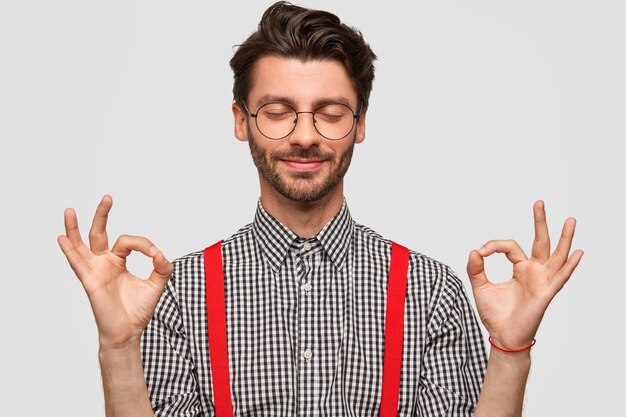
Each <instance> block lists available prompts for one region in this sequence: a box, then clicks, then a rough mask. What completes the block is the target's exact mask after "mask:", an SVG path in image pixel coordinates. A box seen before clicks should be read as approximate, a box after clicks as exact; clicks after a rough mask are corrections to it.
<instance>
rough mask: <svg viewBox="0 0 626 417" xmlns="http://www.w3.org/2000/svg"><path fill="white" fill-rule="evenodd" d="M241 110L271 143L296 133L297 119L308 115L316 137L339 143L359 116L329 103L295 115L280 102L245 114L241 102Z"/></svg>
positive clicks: (344, 106)
mask: <svg viewBox="0 0 626 417" xmlns="http://www.w3.org/2000/svg"><path fill="white" fill-rule="evenodd" d="M243 106H244V108H245V109H246V111H247V112H248V114H250V116H251V117H254V120H255V122H256V127H257V129H259V132H261V134H262V135H263V136H265V137H266V138H268V139H272V140H280V139H284V138H286V137H287V136H289V135H290V134H291V132H293V131H294V130H295V129H296V125H297V124H298V115H300V114H303V113H309V114H311V115H312V116H313V126H314V127H315V130H317V133H319V134H320V135H321V136H322V137H324V138H326V139H328V140H340V139H343V138H345V137H346V136H348V135H349V134H350V132H352V129H354V125H355V124H356V121H357V119H358V118H359V117H360V116H361V113H360V112H359V114H354V112H353V111H352V109H351V108H350V107H349V106H347V105H345V104H343V103H330V104H325V105H323V106H321V107H318V108H317V109H316V110H315V111H296V109H294V108H293V107H291V106H290V105H288V104H285V103H281V102H270V103H265V104H263V105H262V106H261V107H259V109H258V110H257V112H256V113H252V112H251V111H250V110H248V106H247V105H246V103H245V101H244V102H243Z"/></svg>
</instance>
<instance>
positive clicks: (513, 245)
mask: <svg viewBox="0 0 626 417" xmlns="http://www.w3.org/2000/svg"><path fill="white" fill-rule="evenodd" d="M495 252H497V253H504V254H505V255H506V257H507V258H508V260H509V261H511V262H513V263H514V264H516V263H518V262H522V261H525V260H527V259H528V258H527V257H526V254H525V253H524V251H523V250H522V248H520V246H519V245H518V244H517V242H516V241H514V240H490V241H489V242H487V243H485V244H484V245H483V247H482V248H480V249H478V253H479V254H480V255H481V256H482V257H487V256H489V255H491V254H493V253H495Z"/></svg>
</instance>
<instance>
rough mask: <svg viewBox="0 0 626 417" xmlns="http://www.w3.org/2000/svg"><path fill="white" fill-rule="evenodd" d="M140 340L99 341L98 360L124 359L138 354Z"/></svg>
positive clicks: (135, 338)
mask: <svg viewBox="0 0 626 417" xmlns="http://www.w3.org/2000/svg"><path fill="white" fill-rule="evenodd" d="M140 350H141V349H140V338H139V337H134V338H131V339H128V340H126V341H124V342H116V343H113V342H108V341H106V340H102V339H101V340H100V345H99V351H98V356H99V357H100V359H101V360H102V359H104V358H108V357H117V358H124V357H128V356H132V355H134V354H136V353H139V352H140Z"/></svg>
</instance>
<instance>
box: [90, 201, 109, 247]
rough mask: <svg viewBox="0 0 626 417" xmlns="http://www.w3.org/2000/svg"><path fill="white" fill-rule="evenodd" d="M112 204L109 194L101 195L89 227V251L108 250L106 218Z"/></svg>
mask: <svg viewBox="0 0 626 417" xmlns="http://www.w3.org/2000/svg"><path fill="white" fill-rule="evenodd" d="M112 206H113V199H112V198H111V196H110V195H105V196H104V197H102V200H101V201H100V204H98V208H96V213H95V214H94V216H93V222H92V223H91V229H90V230H89V245H90V247H91V251H92V252H93V253H95V254H96V255H100V254H102V253H105V252H107V251H108V250H109V238H108V236H107V230H106V227H107V218H108V216H109V210H111V207H112Z"/></svg>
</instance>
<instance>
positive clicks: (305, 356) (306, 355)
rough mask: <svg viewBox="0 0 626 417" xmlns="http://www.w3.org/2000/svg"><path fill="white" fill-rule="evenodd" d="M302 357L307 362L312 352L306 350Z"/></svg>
mask: <svg viewBox="0 0 626 417" xmlns="http://www.w3.org/2000/svg"><path fill="white" fill-rule="evenodd" d="M302 356H304V359H306V361H307V362H308V361H310V360H311V358H312V357H313V352H311V349H307V350H305V351H304V353H303V354H302Z"/></svg>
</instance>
